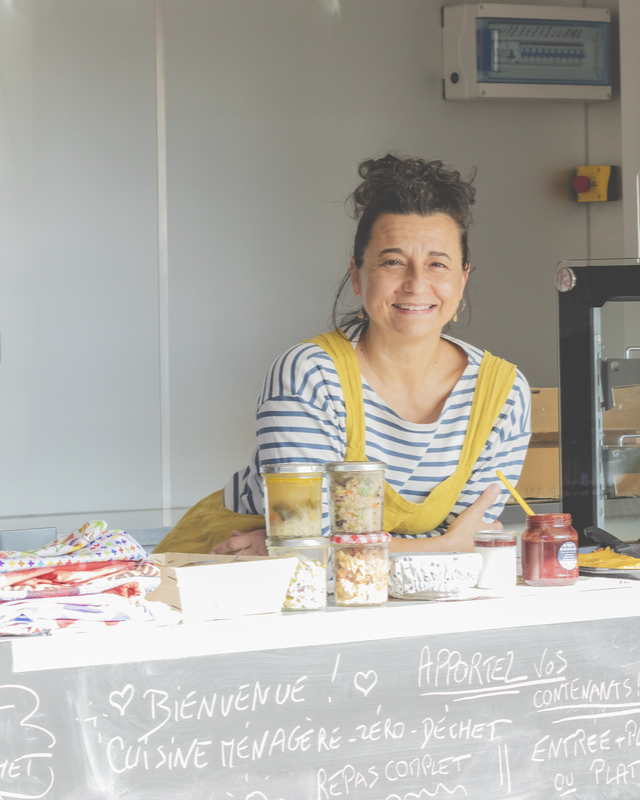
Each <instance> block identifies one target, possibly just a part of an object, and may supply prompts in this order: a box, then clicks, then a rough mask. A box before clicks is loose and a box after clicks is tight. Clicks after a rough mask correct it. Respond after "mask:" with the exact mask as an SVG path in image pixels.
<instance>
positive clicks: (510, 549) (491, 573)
mask: <svg viewBox="0 0 640 800" xmlns="http://www.w3.org/2000/svg"><path fill="white" fill-rule="evenodd" d="M517 536H518V533H517V531H494V530H488V531H475V532H474V534H473V549H474V552H476V553H480V555H481V556H482V566H481V568H480V575H479V576H478V582H477V583H476V586H477V587H478V589H507V588H510V587H512V586H515V585H516V580H517V576H516V561H517V559H516V549H517V548H516V543H517Z"/></svg>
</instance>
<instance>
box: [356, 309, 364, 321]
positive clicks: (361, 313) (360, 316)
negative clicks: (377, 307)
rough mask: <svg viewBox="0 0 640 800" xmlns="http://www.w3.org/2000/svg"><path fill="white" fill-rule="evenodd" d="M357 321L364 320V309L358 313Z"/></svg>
mask: <svg viewBox="0 0 640 800" xmlns="http://www.w3.org/2000/svg"><path fill="white" fill-rule="evenodd" d="M357 316H358V319H364V308H363V309H362V310H361V311H359V312H358V315H357Z"/></svg>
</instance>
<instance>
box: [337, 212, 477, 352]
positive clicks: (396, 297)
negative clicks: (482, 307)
mask: <svg viewBox="0 0 640 800" xmlns="http://www.w3.org/2000/svg"><path fill="white" fill-rule="evenodd" d="M350 268H351V281H352V284H353V291H354V292H355V294H356V295H357V296H358V297H362V299H363V303H364V307H365V310H366V312H367V314H368V315H369V319H370V324H371V325H372V326H375V327H376V328H377V329H379V331H380V332H382V333H384V332H386V333H388V334H401V335H404V336H409V337H424V336H428V335H429V334H434V333H435V332H438V335H439V332H440V331H441V330H442V328H443V327H444V326H445V325H446V324H447V323H448V322H449V321H450V320H451V318H452V317H453V315H454V314H455V313H456V309H457V308H458V305H459V303H460V300H461V298H462V292H463V291H464V287H465V284H466V282H467V278H468V275H469V273H468V271H467V270H465V269H463V267H462V247H461V244H460V229H459V228H458V225H457V224H456V222H455V221H454V220H453V219H452V218H451V217H450V216H449V215H448V214H433V215H432V216H429V217H421V216H419V215H418V214H385V215H384V216H381V217H378V219H377V220H376V221H375V223H374V225H373V228H372V231H371V240H370V242H369V244H368V246H367V249H366V250H365V253H364V258H363V263H362V266H361V267H360V269H358V268H357V267H356V265H355V262H354V260H353V259H351V265H350Z"/></svg>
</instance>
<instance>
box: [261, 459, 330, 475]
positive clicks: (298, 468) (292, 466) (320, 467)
mask: <svg viewBox="0 0 640 800" xmlns="http://www.w3.org/2000/svg"><path fill="white" fill-rule="evenodd" d="M296 472H297V473H301V472H324V464H302V463H300V462H294V461H291V462H290V463H288V464H263V465H262V466H261V467H260V474H261V475H265V474H276V473H286V474H290V473H296Z"/></svg>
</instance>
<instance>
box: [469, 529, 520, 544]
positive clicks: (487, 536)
mask: <svg viewBox="0 0 640 800" xmlns="http://www.w3.org/2000/svg"><path fill="white" fill-rule="evenodd" d="M472 536H473V538H474V539H477V540H478V541H479V542H515V540H516V538H517V536H518V531H492V530H490V531H474V532H473V534H472Z"/></svg>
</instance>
